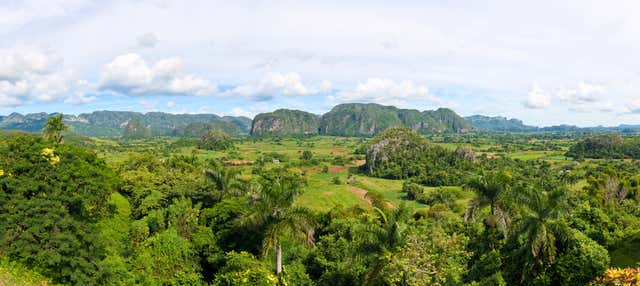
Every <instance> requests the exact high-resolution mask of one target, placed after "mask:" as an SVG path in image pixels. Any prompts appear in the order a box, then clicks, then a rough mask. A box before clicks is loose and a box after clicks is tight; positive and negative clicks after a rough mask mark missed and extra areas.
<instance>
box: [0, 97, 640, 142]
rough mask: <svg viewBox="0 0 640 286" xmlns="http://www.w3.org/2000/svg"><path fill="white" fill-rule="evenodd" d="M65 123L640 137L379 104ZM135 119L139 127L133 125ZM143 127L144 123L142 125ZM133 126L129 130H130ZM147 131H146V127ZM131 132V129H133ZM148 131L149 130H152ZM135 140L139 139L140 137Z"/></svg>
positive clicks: (167, 132)
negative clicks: (326, 109) (250, 114)
mask: <svg viewBox="0 0 640 286" xmlns="http://www.w3.org/2000/svg"><path fill="white" fill-rule="evenodd" d="M56 114H59V113H44V112H40V113H30V114H25V115H23V114H20V113H16V112H14V113H11V114H9V115H0V129H6V130H21V131H26V132H40V130H42V128H43V127H44V124H45V123H46V121H47V119H48V118H49V117H51V116H54V115H56ZM63 120H64V122H65V123H66V124H68V125H70V126H71V127H72V132H73V133H75V134H78V135H83V136H91V137H110V138H117V137H129V138H131V137H132V136H130V134H131V133H132V131H134V130H135V131H138V130H143V131H144V132H140V133H139V134H142V135H144V136H158V135H162V136H179V137H201V136H202V135H203V134H205V133H206V132H207V131H208V130H212V129H215V130H221V131H224V132H226V133H227V134H230V135H234V136H235V135H246V134H250V135H254V136H289V135H293V136H297V135H302V136H304V135H317V134H319V135H335V136H374V135H376V134H378V133H380V132H382V131H383V130H385V129H387V128H389V127H397V126H405V127H409V128H411V129H413V130H414V131H416V132H418V133H421V134H428V133H465V132H472V131H485V132H582V133H594V134H598V133H640V125H625V124H621V125H619V126H615V127H601V126H599V127H577V126H573V125H556V126H549V127H536V126H531V125H526V124H524V123H523V122H522V121H521V120H518V119H508V118H506V117H501V116H494V117H491V116H483V115H473V116H468V117H461V116H459V115H458V114H456V113H455V112H454V111H453V110H451V109H448V108H438V109H436V110H427V111H419V110H415V109H401V108H397V107H394V106H385V105H380V104H375V103H366V104H365V103H346V104H339V105H336V106H334V107H333V108H332V109H331V110H330V111H329V112H327V113H325V114H323V115H317V114H313V113H309V112H305V111H301V110H290V109H278V110H275V111H273V112H267V113H261V114H258V115H256V116H255V118H254V119H253V120H252V119H250V118H248V117H243V116H222V117H221V116H218V115H215V114H171V113H164V112H148V113H140V112H133V111H106V110H103V111H94V112H91V113H83V114H79V115H68V114H65V115H64V117H63ZM131 120H135V121H136V122H134V123H135V124H132V125H129V123H130V122H131ZM138 123H139V124H138ZM128 125H129V128H128V129H127V126H128ZM143 127H144V128H143ZM127 130H128V131H127ZM147 130H148V131H147ZM125 131H127V132H125ZM133 137H139V136H138V135H136V136H133Z"/></svg>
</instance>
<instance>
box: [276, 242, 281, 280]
mask: <svg viewBox="0 0 640 286" xmlns="http://www.w3.org/2000/svg"><path fill="white" fill-rule="evenodd" d="M280 273H282V246H281V245H280V243H278V244H276V275H277V276H280Z"/></svg>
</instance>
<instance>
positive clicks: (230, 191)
mask: <svg viewBox="0 0 640 286" xmlns="http://www.w3.org/2000/svg"><path fill="white" fill-rule="evenodd" d="M205 176H206V177H207V180H208V181H209V182H211V183H213V186H214V187H215V189H216V191H217V192H218V193H217V194H216V195H214V197H215V198H214V199H215V200H216V201H220V200H222V199H223V198H225V197H229V196H240V195H242V194H243V191H244V189H245V185H244V184H243V182H242V181H241V180H240V173H239V172H238V171H237V170H236V169H232V168H225V167H224V166H223V165H222V164H217V163H213V164H211V167H210V168H209V169H207V170H205Z"/></svg>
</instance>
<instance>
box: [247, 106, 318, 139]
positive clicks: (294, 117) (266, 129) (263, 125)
mask: <svg viewBox="0 0 640 286" xmlns="http://www.w3.org/2000/svg"><path fill="white" fill-rule="evenodd" d="M319 126H320V117H319V116H318V115H315V114H313V113H309V112H304V111H300V110H289V109H278V110H276V111H274V112H269V113H261V114H258V115H256V117H255V118H254V119H253V123H252V125H251V135H257V136H263V135H315V134H318V128H319Z"/></svg>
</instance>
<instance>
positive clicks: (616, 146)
mask: <svg viewBox="0 0 640 286" xmlns="http://www.w3.org/2000/svg"><path fill="white" fill-rule="evenodd" d="M567 156H569V157H573V158H594V159H602V158H611V159H624V158H631V159H640V139H639V138H622V137H621V136H620V135H616V134H610V135H598V136H592V137H589V138H586V139H584V140H582V141H580V142H578V143H577V144H575V145H574V146H572V147H571V149H569V151H568V152H567Z"/></svg>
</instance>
